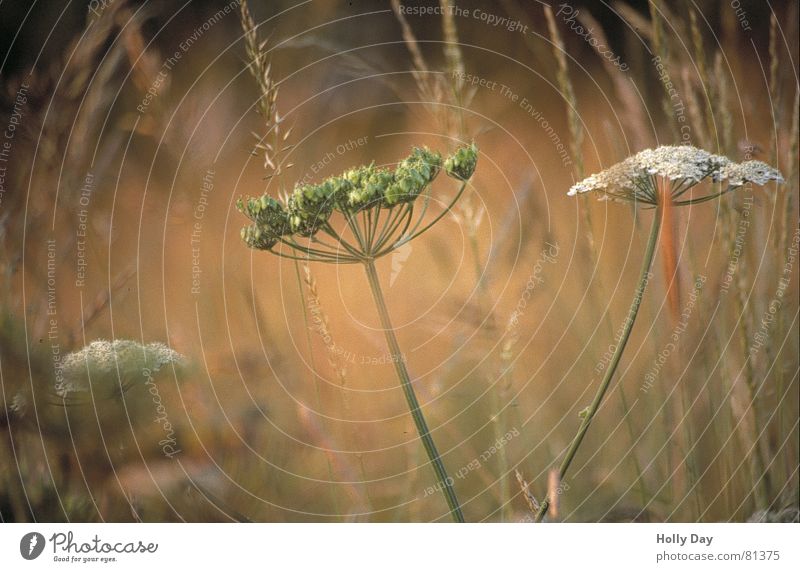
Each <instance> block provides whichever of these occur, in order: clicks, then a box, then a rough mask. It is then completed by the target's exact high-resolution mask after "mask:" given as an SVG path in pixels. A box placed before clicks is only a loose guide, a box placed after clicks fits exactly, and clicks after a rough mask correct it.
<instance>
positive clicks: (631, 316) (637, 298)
mask: <svg viewBox="0 0 800 572" xmlns="http://www.w3.org/2000/svg"><path fill="white" fill-rule="evenodd" d="M661 217H662V207H661V206H658V207H656V209H655V213H654V216H653V223H652V227H651V228H650V238H649V240H648V242H647V250H646V251H645V253H644V259H643V260H642V270H641V273H640V275H639V283H638V285H637V286H636V292H635V294H634V297H633V302H632V303H631V307H630V310H629V312H628V317H627V319H626V320H625V324H624V326H623V330H622V336H621V337H620V340H619V343H618V344H617V349H616V350H615V351H614V355H613V356H612V357H611V361H610V362H609V364H608V369H607V370H606V375H605V377H604V378H603V381H602V382H601V383H600V387H599V388H597V393H596V394H595V396H594V400H593V401H592V404H591V405H590V406H589V410H588V411H587V412H586V415H585V416H584V418H583V421H582V422H581V426H580V428H579V429H578V433H577V434H576V435H575V437H574V438H573V439H572V443H571V444H570V446H569V449H568V450H567V455H566V456H565V457H564V460H563V461H562V462H561V467H560V468H559V470H558V477H559V481H563V480H564V477H565V476H566V474H567V471H568V470H569V466H570V465H571V464H572V460H573V459H574V458H575V453H577V452H578V448H579V447H580V446H581V442H582V441H583V438H584V437H585V436H586V432H587V431H588V430H589V425H591V423H592V419H593V418H594V416H595V413H597V410H598V409H599V408H600V403H601V402H602V401H603V397H605V395H606V392H607V391H608V388H609V387H610V385H611V380H612V379H613V378H614V372H616V370H617V366H618V365H619V361H620V359H621V358H622V352H624V351H625V346H626V345H627V343H628V338H629V337H630V334H631V330H632V329H633V323H634V322H635V321H636V314H637V313H638V312H639V306H640V304H641V302H642V295H643V294H644V290H645V288H646V287H647V282H648V280H649V276H650V266H651V264H652V263H653V257H654V256H655V252H656V243H657V242H658V232H659V229H660V227H661ZM549 507H550V500H549V499H544V500H543V501H542V504H541V506H540V507H539V512H538V513H537V514H536V522H541V521H542V519H544V516H545V514H547V509H548V508H549Z"/></svg>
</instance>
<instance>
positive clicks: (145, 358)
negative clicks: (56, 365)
mask: <svg viewBox="0 0 800 572" xmlns="http://www.w3.org/2000/svg"><path fill="white" fill-rule="evenodd" d="M182 360H183V357H182V356H181V355H180V354H179V353H178V352H176V351H175V350H172V349H170V348H168V347H167V346H165V345H164V344H162V343H158V342H154V343H150V344H146V345H143V344H140V343H138V342H135V341H132V340H114V341H111V342H110V341H106V340H96V341H93V342H92V343H90V344H89V345H88V346H86V347H85V348H83V349H82V350H79V351H76V352H72V353H70V354H68V355H66V356H65V357H64V359H63V360H62V361H61V381H60V383H59V382H57V383H56V393H57V394H58V395H59V396H60V397H62V398H67V397H68V396H69V395H70V394H71V393H75V392H83V391H89V388H90V385H91V388H92V390H93V392H95V393H97V392H99V393H100V396H101V397H112V396H113V395H115V394H119V393H120V392H121V391H124V390H126V389H127V388H129V387H130V385H131V384H132V383H135V382H136V381H142V382H144V381H147V380H148V379H149V378H151V377H152V373H154V372H156V371H158V370H159V369H161V368H162V367H163V366H165V365H167V364H170V363H178V364H179V363H181V362H182Z"/></svg>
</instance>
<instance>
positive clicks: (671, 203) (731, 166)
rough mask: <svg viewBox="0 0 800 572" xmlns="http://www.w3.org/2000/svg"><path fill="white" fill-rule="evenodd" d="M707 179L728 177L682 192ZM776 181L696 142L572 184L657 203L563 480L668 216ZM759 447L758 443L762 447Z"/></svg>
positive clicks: (631, 318) (618, 353)
mask: <svg viewBox="0 0 800 572" xmlns="http://www.w3.org/2000/svg"><path fill="white" fill-rule="evenodd" d="M705 180H710V181H712V182H719V183H722V189H721V190H719V191H717V192H712V193H710V194H707V195H703V196H700V197H691V198H688V199H686V198H681V197H683V196H685V194H686V193H687V192H689V191H690V190H691V189H692V188H694V187H695V186H696V185H698V184H699V183H701V182H703V181H705ZM770 181H777V182H783V176H781V174H780V173H779V172H778V171H777V170H776V169H774V168H772V167H770V166H769V165H767V164H766V163H762V162H761V161H746V162H744V163H735V162H733V161H731V160H730V159H728V158H727V157H722V156H720V155H713V154H711V153H708V152H707V151H703V150H702V149H697V148H696V147H691V146H688V145H681V146H663V147H658V148H657V149H646V150H644V151H641V152H639V153H637V154H636V155H633V156H631V157H628V158H627V159H625V160H624V161H622V162H620V163H617V164H616V165H613V166H612V167H609V168H608V169H606V170H605V171H602V172H600V173H597V174H595V175H591V176H590V177H587V178H586V179H584V180H582V181H580V182H579V183H577V184H575V185H573V186H572V188H571V189H570V190H569V192H568V193H567V194H568V195H569V196H576V195H580V194H584V193H597V194H599V195H600V199H601V200H614V201H630V202H634V203H637V204H644V205H646V207H645V208H648V207H649V208H653V209H655V214H654V216H653V222H652V226H651V227H650V237H649V239H648V242H647V249H646V251H645V255H644V259H643V261H642V269H641V272H640V275H639V282H638V284H637V287H636V291H635V293H634V297H633V301H632V302H631V306H630V309H629V310H628V315H627V316H626V318H625V322H624V324H623V328H622V332H621V335H620V339H619V343H618V344H617V345H616V350H615V351H614V355H613V356H612V357H611V360H610V362H609V363H608V367H607V369H606V372H605V375H604V377H603V380H602V381H601V382H600V386H599V387H598V389H597V393H596V394H595V396H594V399H593V400H592V403H591V405H589V407H587V408H586V409H585V410H584V411H582V412H581V415H580V416H581V424H580V427H579V429H578V432H577V434H576V435H575V437H574V438H573V440H572V442H571V443H570V446H569V448H568V449H567V453H566V455H565V456H564V459H563V460H562V462H561V466H560V468H559V473H558V475H559V480H561V481H563V480H564V477H565V476H566V473H567V471H568V470H569V467H570V465H571V464H572V460H573V459H574V458H575V454H576V453H577V451H578V448H579V447H580V445H581V442H582V441H583V438H584V436H585V435H586V432H587V431H588V429H589V425H591V423H592V419H593V418H594V416H595V414H596V413H597V410H598V408H599V407H600V404H601V402H602V401H603V397H604V396H605V394H606V392H607V391H608V388H609V387H610V385H611V381H612V379H613V377H614V372H615V371H616V369H617V366H618V365H619V362H620V359H621V358H622V353H623V352H624V350H625V346H626V345H627V343H628V338H629V337H630V334H631V330H632V329H633V323H634V322H635V320H636V316H637V314H638V312H639V306H640V304H641V301H642V296H643V294H644V291H645V288H646V287H647V282H648V278H649V276H650V267H651V265H652V263H653V258H654V255H655V252H656V244H657V242H658V236H659V230H660V228H661V226H662V220H664V221H668V220H669V219H668V217H669V213H670V212H671V210H672V207H675V206H686V205H693V204H697V203H702V202H705V201H708V200H711V199H714V198H717V197H720V196H722V195H724V194H726V193H728V192H730V191H733V190H735V189H737V188H739V187H742V186H743V185H745V184H747V183H752V184H756V185H765V184H767V183H768V182H770ZM756 449H758V448H757V447H756ZM762 474H763V473H762ZM548 508H549V500H545V501H544V502H542V504H541V505H540V508H539V512H538V514H537V521H541V520H542V519H543V518H544V516H545V515H546V514H547V510H548Z"/></svg>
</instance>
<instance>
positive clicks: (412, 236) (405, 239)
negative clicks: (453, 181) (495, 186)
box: [392, 181, 467, 248]
mask: <svg viewBox="0 0 800 572" xmlns="http://www.w3.org/2000/svg"><path fill="white" fill-rule="evenodd" d="M466 188H467V182H466V181H463V182H462V183H461V188H460V189H458V192H457V193H456V196H455V197H453V200H452V201H450V204H449V205H447V207H445V209H444V210H443V211H442V212H441V213H439V214H438V215H437V216H436V218H434V219H433V220H432V221H431V222H429V223H428V224H426V225H425V226H424V227H423V228H422V230H416V227H415V230H416V231H415V232H413V233H412V234H410V235H409V236H404V237H400V239H399V240H398V241H397V242H395V243H394V244H393V245H392V248H398V247H400V246H403V245H404V244H405V243H407V242H410V241H412V240H414V239H415V238H417V237H418V236H419V235H421V234H422V233H423V232H425V231H426V230H428V229H429V228H431V227H432V226H433V225H435V224H436V223H437V222H439V221H440V220H441V219H442V217H444V216H445V215H446V214H447V213H449V212H450V210H451V209H452V208H453V206H455V204H456V203H457V202H458V199H459V198H461V195H462V194H463V193H464V189H466ZM421 216H424V215H421Z"/></svg>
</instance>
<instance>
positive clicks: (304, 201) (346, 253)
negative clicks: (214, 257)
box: [237, 145, 478, 264]
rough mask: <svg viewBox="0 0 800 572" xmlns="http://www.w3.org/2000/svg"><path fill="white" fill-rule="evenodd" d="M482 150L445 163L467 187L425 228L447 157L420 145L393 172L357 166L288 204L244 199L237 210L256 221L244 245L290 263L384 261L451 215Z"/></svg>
mask: <svg viewBox="0 0 800 572" xmlns="http://www.w3.org/2000/svg"><path fill="white" fill-rule="evenodd" d="M477 152H478V150H477V148H476V147H475V145H469V146H466V147H462V148H460V149H458V150H457V151H456V152H455V153H454V154H453V155H452V156H450V157H448V158H447V160H446V161H445V162H444V164H445V170H446V172H447V174H448V175H450V176H451V177H454V178H456V179H458V180H460V181H462V183H464V184H462V186H461V189H460V190H459V191H458V193H457V194H456V196H455V197H454V198H453V199H452V201H451V202H450V204H449V205H448V206H447V207H446V208H444V209H443V210H442V212H441V213H440V214H439V216H437V217H436V218H434V219H433V220H432V221H430V222H428V223H427V224H425V225H424V226H423V223H424V221H425V214H426V211H427V209H428V206H429V204H430V202H431V198H430V197H429V196H428V195H427V194H426V190H427V189H428V188H429V186H430V184H431V183H432V182H433V181H434V179H436V177H437V175H438V174H439V171H440V170H441V168H442V157H441V155H440V154H439V153H437V152H435V151H430V150H429V149H427V148H419V147H415V148H414V149H413V150H412V152H411V155H409V156H408V157H407V158H405V159H404V160H402V161H400V163H399V164H398V165H397V167H396V168H395V169H394V170H388V169H384V168H382V167H377V166H375V165H374V164H371V165H366V166H361V167H356V168H353V169H350V170H348V171H345V172H344V173H342V174H341V175H339V176H335V177H330V178H328V179H326V180H324V181H322V182H321V183H318V184H303V185H298V186H297V187H295V189H294V191H293V192H292V193H291V194H290V195H289V197H288V199H287V200H286V201H285V203H284V202H281V201H277V200H275V199H273V198H272V197H270V196H268V195H264V196H262V197H260V198H247V199H245V200H242V199H239V201H237V208H238V209H239V211H240V212H242V213H243V214H244V215H246V216H247V217H248V218H249V219H250V220H251V221H252V224H250V225H248V226H245V227H244V228H242V232H241V236H242V240H244V242H245V243H246V244H247V245H248V246H249V247H251V248H255V249H258V250H269V251H271V252H273V253H274V254H277V255H279V256H283V257H286V258H297V259H302V260H309V261H318V262H333V263H339V264H342V263H354V262H364V261H366V260H374V259H376V258H380V257H381V256H385V255H386V254H389V253H390V252H392V251H393V250H395V249H396V248H398V247H400V246H402V245H403V244H405V243H407V242H409V241H411V240H413V239H414V238H416V237H417V236H419V235H420V234H422V233H423V232H425V231H426V230H428V229H429V228H430V227H431V226H433V225H434V224H435V223H436V222H437V221H438V220H439V219H440V218H441V217H443V216H444V215H445V214H447V212H449V210H450V208H451V207H452V206H453V205H454V204H455V202H456V201H457V200H458V199H459V197H460V196H461V194H462V192H463V191H464V188H465V186H466V181H468V180H469V178H470V177H471V176H472V173H473V172H474V171H475V165H476V162H477ZM418 199H419V201H420V202H422V207H421V208H418V206H417V202H418ZM335 212H338V213H341V214H342V215H343V217H344V221H345V227H346V228H347V229H348V230H349V231H350V232H349V236H347V237H345V236H343V234H344V233H340V232H338V231H337V230H336V229H334V227H333V225H332V223H331V220H330V219H331V217H332V215H333V214H334V213H335ZM305 239H307V240H305Z"/></svg>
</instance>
